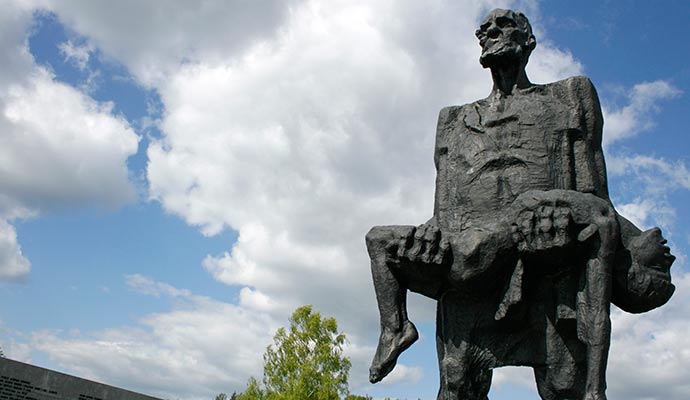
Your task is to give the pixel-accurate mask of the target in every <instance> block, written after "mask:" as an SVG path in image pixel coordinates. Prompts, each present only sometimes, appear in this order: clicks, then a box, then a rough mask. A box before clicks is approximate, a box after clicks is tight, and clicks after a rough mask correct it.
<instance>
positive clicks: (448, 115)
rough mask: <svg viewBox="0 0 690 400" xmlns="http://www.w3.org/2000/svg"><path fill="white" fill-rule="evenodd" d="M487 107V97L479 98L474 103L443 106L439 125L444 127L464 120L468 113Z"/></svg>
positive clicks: (474, 112)
mask: <svg viewBox="0 0 690 400" xmlns="http://www.w3.org/2000/svg"><path fill="white" fill-rule="evenodd" d="M485 107H486V99H482V100H477V101H475V102H472V103H467V104H463V105H461V106H447V107H443V108H442V109H441V111H439V113H438V126H439V127H442V126H445V125H448V124H452V123H455V122H456V121H458V120H462V119H463V118H465V117H466V116H467V115H468V114H476V113H478V112H480V110H481V109H483V108H485Z"/></svg>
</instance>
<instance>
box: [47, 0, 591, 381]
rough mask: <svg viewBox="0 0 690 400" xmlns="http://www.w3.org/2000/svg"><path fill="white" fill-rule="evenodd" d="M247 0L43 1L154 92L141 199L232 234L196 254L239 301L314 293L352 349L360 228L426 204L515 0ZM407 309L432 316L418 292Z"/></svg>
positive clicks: (362, 313) (543, 60)
mask: <svg viewBox="0 0 690 400" xmlns="http://www.w3.org/2000/svg"><path fill="white" fill-rule="evenodd" d="M242 4H244V6H242V5H240V4H239V3H234V2H217V3H214V2H205V3H204V4H203V5H200V4H197V3H194V4H192V3H189V2H180V3H179V4H172V3H151V4H140V3H139V2H119V3H118V5H117V7H114V6H113V7H110V6H108V5H102V4H99V5H95V3H93V2H81V3H80V2H67V3H65V2H50V4H49V8H50V9H51V10H52V11H54V12H55V13H56V14H57V15H58V18H59V19H60V21H62V22H64V23H65V24H66V25H68V26H69V28H71V29H73V30H75V31H76V32H77V33H79V34H80V35H83V36H85V37H87V38H88V40H89V43H93V44H94V45H95V46H96V47H97V48H98V50H99V51H100V52H102V54H103V55H104V56H105V57H112V58H114V59H116V60H118V61H120V62H122V63H123V64H124V65H125V66H127V67H128V68H129V69H130V71H132V73H133V74H134V76H135V77H136V78H137V79H138V80H139V81H140V82H142V83H143V84H146V85H152V86H153V87H155V88H156V89H157V90H158V92H159V93H160V95H161V100H162V102H163V104H164V106H165V113H164V117H163V119H162V121H161V124H160V128H161V131H162V134H163V135H162V137H161V139H160V140H157V141H154V142H153V143H152V144H151V146H150V147H149V148H148V157H149V164H148V168H147V177H148V180H149V185H150V195H151V197H152V198H153V199H156V200H158V201H160V202H161V203H162V204H163V206H164V207H165V208H166V210H168V211H170V212H172V213H174V214H176V215H179V216H180V217H181V218H184V219H185V220H186V221H187V222H188V223H189V224H191V225H195V226H198V227H199V228H200V229H201V230H202V232H204V233H205V234H207V235H213V234H217V233H218V232H220V231H222V230H223V229H235V230H237V231H238V232H239V239H238V241H237V242H236V243H235V244H234V245H233V246H232V249H229V251H228V252H227V253H224V254H215V255H209V256H208V257H207V258H206V259H205V260H204V262H203V266H204V268H205V269H206V270H207V271H208V272H209V273H211V274H212V275H213V276H214V277H215V278H216V279H218V280H219V281H221V282H224V283H227V284H230V285H236V286H240V287H241V290H240V296H239V305H238V307H239V308H238V309H239V310H243V311H248V310H252V311H255V312H259V313H261V315H264V316H269V317H273V318H278V316H281V317H286V316H287V314H288V313H289V310H291V309H294V307H295V306H297V305H300V304H314V305H315V306H316V307H317V308H318V309H320V310H322V312H324V313H325V314H328V315H334V316H336V317H337V319H338V320H339V321H340V323H341V326H342V327H347V330H348V331H350V332H351V333H352V337H353V338H355V339H354V340H356V341H357V342H356V343H353V346H352V348H358V349H362V348H365V347H366V346H367V345H371V343H372V341H373V340H375V339H376V337H377V334H378V332H376V330H377V327H378V321H377V320H378V317H377V316H376V312H375V310H376V308H375V304H374V302H375V300H374V294H373V291H372V289H371V278H370V276H369V266H368V257H367V255H366V251H365V248H364V243H363V238H364V234H365V233H366V231H367V230H368V229H369V228H370V227H371V226H373V225H377V224H396V223H398V224H418V223H421V222H424V221H425V220H426V219H428V218H429V216H430V215H431V212H432V198H433V182H434V168H433V162H432V151H433V141H434V129H435V123H436V116H437V113H438V110H439V109H440V108H441V107H443V106H446V105H450V104H462V103H466V102H470V101H474V100H476V99H478V98H481V97H484V96H486V95H487V94H488V93H489V90H490V88H491V81H490V75H489V73H488V72H487V71H485V70H482V69H481V67H480V66H479V63H478V57H479V47H478V45H477V41H476V39H475V38H474V30H475V29H476V26H477V23H478V20H479V19H480V18H481V17H482V16H483V15H484V14H485V13H486V11H488V10H489V9H490V8H493V7H495V6H503V7H508V6H510V5H511V2H507V1H497V2H494V1H489V2H476V1H456V2H445V1H439V2H435V3H432V4H422V3H419V2H413V1H409V2H389V1H383V2H373V3H367V4H364V3H352V2H347V1H342V2H341V1H329V2H324V1H304V2H292V3H283V2H275V3H270V4H268V6H267V7H266V5H265V4H262V6H261V11H260V13H261V15H257V13H258V12H259V11H257V10H258V8H255V7H258V6H255V5H253V3H252V4H249V3H242ZM535 10H536V8H535ZM533 15H536V11H535V13H534V14H533ZM533 23H534V24H535V27H537V28H538V24H539V18H538V17H533ZM181 32H184V34H182V33H181ZM540 39H541V38H540ZM581 70H582V66H581V65H580V64H579V63H578V62H577V61H576V60H575V59H574V58H573V57H572V55H571V54H570V53H568V52H567V51H565V50H561V49H557V48H556V47H555V46H554V45H553V44H551V43H549V41H548V40H543V41H540V44H539V46H538V47H537V50H536V51H535V53H534V54H533V57H532V60H531V62H530V64H529V66H528V73H529V75H530V77H531V79H532V80H533V81H535V82H548V81H553V80H557V79H562V78H565V77H567V76H570V75H577V74H579V73H581ZM137 279H139V278H136V279H133V280H132V278H130V282H132V281H137ZM147 287H148V289H146V290H151V288H150V285H149V286H147ZM295 288H298V289H297V290H296V289H295ZM156 290H157V292H156V293H158V294H159V295H161V296H163V295H170V292H169V291H168V292H166V290H164V289H162V288H158V289H156ZM165 293H167V294H165ZM418 305H419V306H418ZM411 307H422V308H424V310H422V311H423V312H414V311H413V314H414V315H424V316H425V318H427V319H428V320H431V319H433V318H434V315H435V313H434V312H433V309H432V308H431V306H429V303H428V302H426V303H424V302H412V303H411ZM175 313H176V312H175V311H173V312H171V318H172V317H173V316H177V314H175ZM173 314H175V315H173ZM233 316H236V314H233ZM247 340H251V339H247ZM92 342H93V340H92ZM83 343H89V338H84V339H83ZM252 343H253V342H252ZM92 345H94V346H95V345H97V342H93V343H92ZM45 348H47V346H46V347H45ZM370 353H371V351H370V352H369V354H368V355H367V356H366V357H363V363H365V365H366V363H368V358H369V357H370V356H371V354H370ZM78 354H79V352H77V351H74V352H73V353H72V356H71V357H72V358H70V359H69V360H70V362H71V363H73V365H78V364H79V363H80V360H79V359H78ZM364 358H366V359H367V360H364ZM65 360H67V359H65ZM65 362H66V361H65ZM86 364H88V365H90V368H94V369H93V371H98V370H99V368H103V367H102V366H100V365H98V364H94V363H90V362H87V363H86ZM231 368H233V369H231V370H230V371H229V372H228V373H230V374H232V373H237V374H238V375H246V372H245V371H244V370H242V369H237V368H236V366H231ZM409 368H412V369H410V370H409V371H416V370H415V369H414V368H413V367H409ZM401 370H402V368H401ZM409 371H408V372H409ZM354 373H357V374H360V375H362V376H353V380H356V381H365V380H366V378H365V374H366V371H365V370H360V371H355V370H353V374H354ZM396 373H401V372H396Z"/></svg>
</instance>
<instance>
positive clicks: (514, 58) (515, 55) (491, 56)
mask: <svg viewBox="0 0 690 400" xmlns="http://www.w3.org/2000/svg"><path fill="white" fill-rule="evenodd" d="M520 50H521V49H520V47H517V48H506V47H501V48H499V49H496V50H489V51H486V52H484V53H482V55H481V56H480V57H479V63H480V64H481V65H482V67H484V68H493V67H500V66H506V65H511V64H517V63H519V62H520V57H521V56H522V51H520Z"/></svg>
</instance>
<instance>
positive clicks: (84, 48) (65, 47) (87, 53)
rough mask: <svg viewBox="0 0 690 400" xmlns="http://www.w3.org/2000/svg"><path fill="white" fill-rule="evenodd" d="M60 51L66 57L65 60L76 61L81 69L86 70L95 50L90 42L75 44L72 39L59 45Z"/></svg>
mask: <svg viewBox="0 0 690 400" xmlns="http://www.w3.org/2000/svg"><path fill="white" fill-rule="evenodd" d="M58 49H60V53H61V54H62V55H63V56H64V57H65V61H70V62H72V63H74V64H75V65H76V66H77V68H79V69H80V70H81V71H84V70H86V68H87V67H88V64H89V59H90V57H91V52H93V50H94V49H93V46H92V45H91V44H89V43H85V44H81V45H80V44H75V43H73V42H72V41H71V40H67V41H66V42H63V43H60V44H59V45H58Z"/></svg>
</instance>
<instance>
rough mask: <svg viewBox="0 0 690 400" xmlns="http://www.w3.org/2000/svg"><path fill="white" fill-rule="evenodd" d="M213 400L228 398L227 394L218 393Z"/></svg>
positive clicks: (225, 399) (226, 399)
mask: <svg viewBox="0 0 690 400" xmlns="http://www.w3.org/2000/svg"><path fill="white" fill-rule="evenodd" d="M215 400H228V395H227V394H225V393H218V395H217V396H216V399H215Z"/></svg>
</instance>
